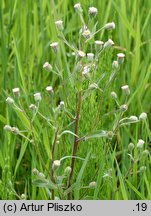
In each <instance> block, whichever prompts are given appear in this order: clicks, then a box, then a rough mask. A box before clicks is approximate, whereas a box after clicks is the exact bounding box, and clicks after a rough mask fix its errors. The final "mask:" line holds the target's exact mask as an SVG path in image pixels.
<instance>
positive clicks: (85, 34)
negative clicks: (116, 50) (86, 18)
mask: <svg viewBox="0 0 151 216" xmlns="http://www.w3.org/2000/svg"><path fill="white" fill-rule="evenodd" d="M82 35H83V37H84V38H85V39H88V38H90V37H91V32H90V30H89V29H86V30H84V31H83V33H82Z"/></svg>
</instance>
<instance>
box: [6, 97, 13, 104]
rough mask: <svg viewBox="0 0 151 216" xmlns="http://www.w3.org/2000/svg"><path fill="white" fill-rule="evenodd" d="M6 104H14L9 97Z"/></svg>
mask: <svg viewBox="0 0 151 216" xmlns="http://www.w3.org/2000/svg"><path fill="white" fill-rule="evenodd" d="M6 103H8V104H14V100H13V98H11V97H8V98H6Z"/></svg>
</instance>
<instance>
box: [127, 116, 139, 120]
mask: <svg viewBox="0 0 151 216" xmlns="http://www.w3.org/2000/svg"><path fill="white" fill-rule="evenodd" d="M129 120H130V121H138V118H137V116H130V117H129Z"/></svg>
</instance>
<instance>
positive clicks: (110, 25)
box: [104, 22, 115, 29]
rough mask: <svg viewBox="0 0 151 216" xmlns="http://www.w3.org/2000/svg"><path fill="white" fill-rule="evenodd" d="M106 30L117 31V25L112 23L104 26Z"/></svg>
mask: <svg viewBox="0 0 151 216" xmlns="http://www.w3.org/2000/svg"><path fill="white" fill-rule="evenodd" d="M104 28H105V29H115V23H114V22H111V23H107V24H105V26H104Z"/></svg>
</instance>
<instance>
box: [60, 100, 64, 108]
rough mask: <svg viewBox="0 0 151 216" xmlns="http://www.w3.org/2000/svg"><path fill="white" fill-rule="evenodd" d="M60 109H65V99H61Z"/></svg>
mask: <svg viewBox="0 0 151 216" xmlns="http://www.w3.org/2000/svg"><path fill="white" fill-rule="evenodd" d="M59 109H60V110H63V109H64V101H60V104H59Z"/></svg>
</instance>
